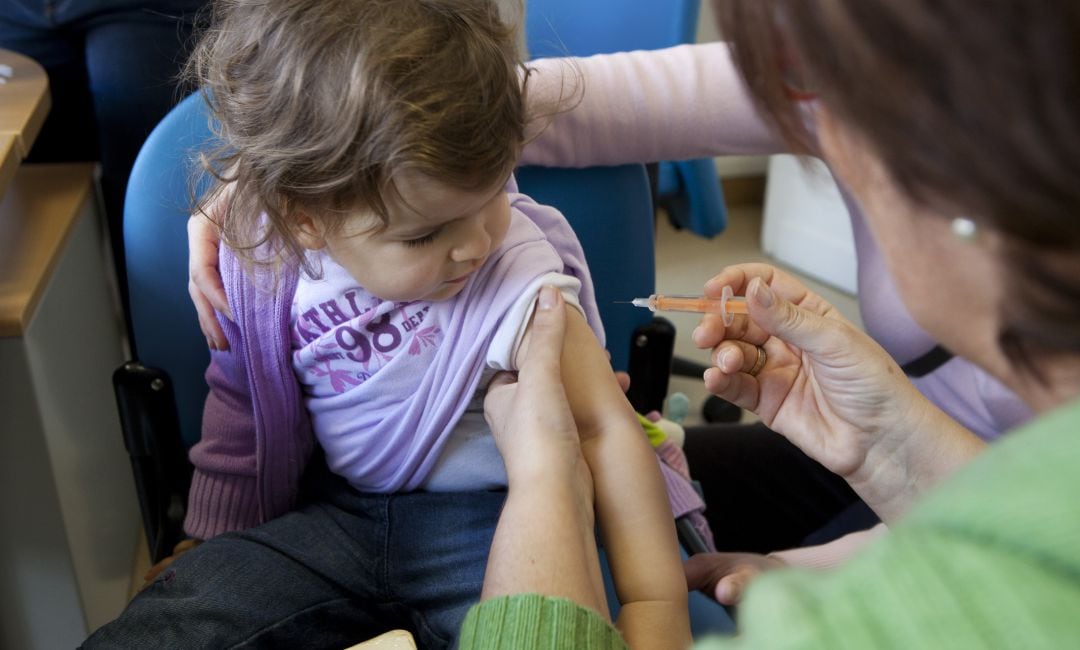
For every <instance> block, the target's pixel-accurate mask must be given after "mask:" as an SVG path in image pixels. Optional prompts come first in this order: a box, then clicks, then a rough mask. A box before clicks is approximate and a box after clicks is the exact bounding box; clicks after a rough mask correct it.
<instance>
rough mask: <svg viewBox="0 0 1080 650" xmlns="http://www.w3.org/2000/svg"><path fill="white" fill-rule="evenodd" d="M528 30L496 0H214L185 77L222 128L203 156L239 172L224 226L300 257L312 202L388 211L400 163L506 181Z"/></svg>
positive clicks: (517, 129)
mask: <svg viewBox="0 0 1080 650" xmlns="http://www.w3.org/2000/svg"><path fill="white" fill-rule="evenodd" d="M516 34H517V32H516V30H515V29H514V28H512V27H509V26H507V25H505V24H504V23H503V22H502V20H501V19H500V17H499V11H498V7H497V6H496V5H495V4H494V2H493V1H492V0H222V1H219V2H217V3H216V5H215V8H214V15H213V23H212V25H211V27H210V28H209V29H208V30H207V31H206V32H205V33H204V34H203V35H202V37H201V39H200V41H199V43H198V45H197V46H196V49H195V52H194V54H193V55H192V58H191V59H190V61H189V63H188V66H187V76H188V77H189V78H191V79H192V80H193V81H194V82H195V83H197V84H198V86H199V88H200V89H201V91H202V93H203V95H204V96H205V98H206V101H207V103H208V105H209V106H210V109H211V113H212V115H213V118H214V122H215V125H214V129H215V132H216V134H217V135H218V136H219V138H220V141H221V146H220V147H219V148H217V149H216V150H214V151H211V152H208V153H205V154H203V156H202V167H203V168H204V169H205V170H206V171H207V172H208V173H210V174H212V175H213V176H214V178H216V179H217V182H218V184H219V187H220V186H224V185H229V186H230V190H229V191H230V199H229V200H228V202H227V208H226V210H225V212H224V214H219V216H220V217H221V219H220V221H221V223H220V225H221V228H222V237H223V241H224V242H225V243H226V244H227V245H228V246H230V247H231V248H233V249H234V250H236V251H237V252H239V253H241V254H243V255H244V257H245V258H246V259H247V260H248V261H251V262H257V263H267V264H273V265H277V264H280V263H281V262H282V261H286V260H288V261H294V262H296V263H299V264H301V265H304V264H305V261H304V260H305V255H304V252H303V248H302V246H301V245H300V243H299V242H298V241H297V239H296V236H295V234H294V227H295V226H294V224H295V216H296V215H297V214H298V213H300V212H301V211H302V212H304V213H306V214H308V215H311V216H312V217H313V218H317V219H319V220H320V222H321V223H322V224H323V227H324V228H326V229H327V231H329V232H333V231H334V230H336V229H339V228H340V227H341V225H342V224H343V223H344V221H345V219H346V218H347V217H348V216H349V215H350V214H352V213H354V211H356V210H358V209H368V210H372V211H373V212H374V213H375V214H376V215H378V216H379V217H380V218H381V219H382V220H383V222H384V223H385V221H386V219H387V215H386V206H385V203H384V198H383V197H385V196H387V194H386V192H387V191H390V190H391V189H392V184H393V178H394V177H395V175H397V174H399V173H401V172H403V171H409V172H414V173H420V174H423V175H425V176H427V177H429V178H432V179H434V180H437V181H440V182H443V183H446V184H448V185H451V186H454V187H458V188H461V189H465V190H474V189H481V188H485V187H490V186H491V185H493V184H494V183H496V182H498V181H499V180H500V179H501V178H503V177H505V176H506V175H507V174H509V173H510V171H511V170H512V168H513V166H514V163H515V161H516V160H517V157H518V154H519V152H520V149H521V147H522V145H523V140H524V137H525V135H524V133H525V122H526V119H525V110H524V96H523V95H524V80H525V78H527V74H526V72H525V70H524V68H523V66H522V64H521V62H520V58H519V54H518V51H517V40H516ZM212 194H213V192H211V193H210V195H212ZM263 215H265V217H264V216H263ZM256 249H259V253H257V254H256V253H255V251H256ZM305 268H306V267H305ZM307 270H308V271H312V269H307Z"/></svg>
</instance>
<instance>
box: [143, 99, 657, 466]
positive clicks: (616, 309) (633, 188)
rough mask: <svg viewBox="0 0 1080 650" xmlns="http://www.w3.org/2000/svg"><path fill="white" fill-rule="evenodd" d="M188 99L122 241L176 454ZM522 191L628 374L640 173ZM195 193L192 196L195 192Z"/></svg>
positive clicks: (541, 181)
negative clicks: (585, 276) (560, 248)
mask: <svg viewBox="0 0 1080 650" xmlns="http://www.w3.org/2000/svg"><path fill="white" fill-rule="evenodd" d="M211 138H212V133H211V131H210V128H209V115H208V112H207V108H206V104H205V102H204V101H203V99H202V97H201V95H199V94H198V93H196V94H193V95H192V96H190V97H188V98H186V99H185V100H183V101H182V102H180V104H179V105H177V106H176V107H175V108H174V109H173V110H172V111H171V112H170V113H169V114H168V115H167V116H166V117H165V119H164V120H162V121H161V123H160V124H158V126H157V128H155V129H154V131H153V132H152V133H151V134H150V136H149V137H148V138H147V140H146V143H145V144H144V145H143V148H142V150H141V151H140V152H139V156H138V158H137V159H136V161H135V165H134V167H133V169H132V174H131V179H130V181H129V183H128V195H127V200H126V203H125V206H126V207H125V215H124V242H125V248H126V253H127V271H128V283H129V285H130V290H131V321H132V327H133V331H132V340H133V345H134V348H135V351H136V358H137V359H138V361H139V362H140V363H141V364H143V365H144V366H149V367H153V368H159V369H162V370H164V371H165V372H166V373H168V375H169V377H170V378H171V381H172V385H173V389H174V392H175V398H176V407H177V413H178V416H179V420H180V434H181V437H182V439H183V441H184V443H185V445H187V446H190V445H192V444H194V443H195V441H197V440H198V439H199V436H200V426H201V419H202V405H203V402H204V400H205V398H206V390H207V389H206V383H205V381H204V379H203V373H204V372H205V370H206V366H207V363H208V362H209V353H208V352H207V345H206V339H205V338H204V337H203V336H202V334H201V333H200V330H199V325H198V319H197V317H196V314H195V308H194V307H193V306H192V304H191V301H190V300H189V299H188V292H187V279H188V271H187V268H188V266H187V262H188V257H187V255H188V251H187V246H186V242H187V217H188V214H189V213H190V210H191V198H192V196H193V192H192V179H193V178H195V177H196V176H197V164H196V161H195V156H196V155H197V153H198V151H200V150H201V149H205V148H206V147H207V146H208V145H210V144H212V140H211ZM518 181H519V184H520V186H521V188H522V191H524V192H526V193H528V194H530V195H531V196H533V198H535V199H536V200H537V201H539V202H541V203H546V204H550V205H554V206H556V207H557V208H559V209H560V210H562V211H563V213H564V214H566V216H567V217H568V219H569V220H570V222H571V224H572V225H573V227H574V229H575V231H576V232H577V233H578V236H579V237H580V239H581V241H582V245H583V247H584V248H585V254H586V258H587V259H588V262H589V266H590V269H591V271H592V274H593V280H594V284H595V285H596V294H597V300H598V302H599V305H600V311H601V317H602V318H603V320H604V325H605V330H606V333H607V338H608V350H609V351H610V353H611V356H612V363H613V365H614V366H615V367H616V368H617V369H620V370H625V369H627V367H628V362H629V351H630V338H631V335H632V332H633V330H634V329H635V328H636V327H638V326H639V325H642V324H644V323H647V322H649V320H650V314H649V313H648V312H646V311H644V310H641V309H637V308H634V307H632V306H629V305H616V304H614V301H616V300H629V299H630V298H633V297H636V296H638V295H648V294H649V293H651V292H652V290H653V287H654V286H655V275H654V266H655V265H654V249H653V213H652V202H651V199H650V195H649V181H648V178H647V176H646V173H645V170H644V167H643V166H641V165H624V166H621V167H594V168H589V169H548V168H541V167H525V168H521V169H519V170H518ZM198 189H200V188H196V192H197V191H198Z"/></svg>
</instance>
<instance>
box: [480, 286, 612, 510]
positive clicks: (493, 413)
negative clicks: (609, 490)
mask: <svg viewBox="0 0 1080 650" xmlns="http://www.w3.org/2000/svg"><path fill="white" fill-rule="evenodd" d="M565 329H566V305H565V303H564V302H563V300H562V294H560V293H559V291H558V290H557V289H555V288H553V287H544V288H543V289H541V291H540V298H539V304H538V306H537V309H536V311H535V313H534V315H533V321H532V325H531V327H530V333H529V335H528V339H527V341H525V342H524V343H523V345H525V346H527V348H526V349H525V350H523V354H521V355H519V358H521V359H524V361H523V362H522V363H521V371H520V372H519V373H518V374H517V377H516V378H515V377H514V375H513V374H512V373H500V374H498V375H496V377H495V378H494V379H492V380H491V383H490V384H488V389H487V397H485V399H484V415H485V417H486V418H487V421H488V423H489V424H490V426H491V431H492V434H493V435H494V437H495V444H496V445H497V446H498V448H499V452H500V453H501V454H502V456H503V461H504V462H505V464H506V474H507V477H508V479H509V481H510V483H511V486H513V484H514V483H515V481H520V482H521V483H522V484H523V485H524V484H525V482H526V481H529V482H532V481H536V480H550V479H556V480H571V481H581V480H585V481H587V480H588V479H587V477H588V475H589V474H588V468H587V467H586V465H585V461H584V459H583V457H582V455H581V445H580V441H579V439H578V430H577V425H576V424H575V422H574V416H573V415H572V414H571V412H570V404H569V402H568V401H567V399H566V392H565V390H564V389H563V385H562V378H561V355H562V349H563V336H564V334H565ZM560 472H573V473H572V474H568V475H560ZM581 472H584V474H583V475H582V474H581ZM588 487H589V495H590V498H591V484H589V485H588Z"/></svg>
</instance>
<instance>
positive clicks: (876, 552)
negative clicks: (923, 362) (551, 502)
mask: <svg viewBox="0 0 1080 650" xmlns="http://www.w3.org/2000/svg"><path fill="white" fill-rule="evenodd" d="M739 629H740V633H739V636H737V637H735V638H730V639H725V638H715V639H706V640H704V641H702V642H700V643H699V644H698V645H697V646H695V647H696V648H700V649H701V650H712V649H721V648H738V647H744V646H745V647H753V648H829V649H841V648H859V649H862V648H882V647H895V648H931V647H933V648H950V649H951V648H991V647H1002V648H1063V647H1080V402H1078V403H1074V404H1072V405H1070V406H1068V407H1065V408H1063V409H1060V410H1058V411H1056V412H1054V413H1051V414H1048V415H1045V416H1043V417H1041V418H1039V419H1038V420H1037V421H1035V422H1034V423H1032V424H1030V425H1028V426H1027V427H1025V428H1024V429H1022V430H1020V431H1018V432H1016V433H1013V434H1010V435H1009V436H1008V437H1006V438H1005V439H1004V440H1002V441H1001V442H999V443H997V444H995V445H994V446H993V447H992V448H990V449H989V450H987V452H986V453H984V454H983V455H982V456H981V457H980V458H978V459H976V460H975V461H973V462H972V463H971V464H970V465H969V466H967V467H966V468H964V469H963V470H962V471H960V472H958V473H957V474H956V476H954V477H952V478H951V479H950V480H949V481H948V482H947V483H946V484H944V485H943V486H941V488H939V489H938V490H936V491H935V492H934V493H933V494H931V495H929V496H928V497H927V498H926V499H925V500H924V501H923V502H922V503H920V504H919V505H918V506H916V507H915V508H913V509H912V511H911V512H910V513H909V514H908V515H907V516H906V517H905V518H904V520H903V521H902V522H901V523H900V524H898V525H896V526H894V527H893V528H892V530H891V532H890V534H889V535H887V536H885V537H884V538H882V539H881V540H880V541H879V542H878V543H876V544H874V545H871V546H870V547H868V548H867V549H866V550H864V551H863V552H862V553H861V554H860V555H859V556H858V557H856V558H855V559H853V560H852V561H851V562H849V563H847V564H846V565H845V566H844V567H842V568H841V569H839V570H836V571H831V572H827V573H821V572H810V571H805V570H785V571H778V572H776V573H773V574H769V575H765V576H762V577H761V578H759V579H758V580H757V581H756V582H755V584H754V585H753V588H752V589H751V590H750V592H749V593H748V596H747V599H746V601H745V603H744V604H743V605H742V606H741V607H740V611H739ZM525 639H528V641H527V642H526V641H524V640H525ZM460 640H461V648H463V649H465V650H471V649H473V648H529V649H533V648H535V649H541V648H545V649H546V648H615V647H625V646H624V645H623V644H622V642H621V640H620V639H618V637H617V636H615V633H614V631H613V629H612V628H611V627H610V626H608V625H607V624H605V623H604V621H603V620H602V619H601V618H600V617H599V615H597V614H595V613H593V612H591V611H589V610H586V609H584V608H581V607H577V606H575V605H573V604H572V603H569V602H568V601H565V600H560V599H554V598H544V597H541V596H537V595H521V596H513V597H508V598H499V599H493V600H490V601H486V602H483V603H481V604H479V605H477V606H475V607H473V608H472V610H471V611H470V612H469V615H468V617H467V618H466V620H465V624H464V626H463V628H462V634H461V638H460Z"/></svg>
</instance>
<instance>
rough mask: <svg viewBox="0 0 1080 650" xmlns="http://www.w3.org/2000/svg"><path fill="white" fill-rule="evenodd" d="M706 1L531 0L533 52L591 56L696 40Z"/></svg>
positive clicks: (528, 32) (528, 22)
mask: <svg viewBox="0 0 1080 650" xmlns="http://www.w3.org/2000/svg"><path fill="white" fill-rule="evenodd" d="M700 8H701V0H634V1H633V2H626V0H529V1H528V2H527V3H526V6H525V40H526V43H527V45H528V48H529V55H530V56H532V57H533V58H538V57H542V56H565V55H573V56H590V55H592V54H605V53H609V52H622V51H626V50H655V49H660V48H664V47H671V46H673V45H679V44H680V43H691V42H693V41H694V38H695V36H696V34H695V32H696V30H697V19H698V11H699V10H700Z"/></svg>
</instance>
